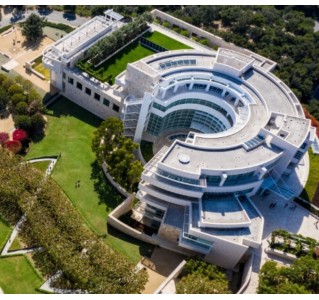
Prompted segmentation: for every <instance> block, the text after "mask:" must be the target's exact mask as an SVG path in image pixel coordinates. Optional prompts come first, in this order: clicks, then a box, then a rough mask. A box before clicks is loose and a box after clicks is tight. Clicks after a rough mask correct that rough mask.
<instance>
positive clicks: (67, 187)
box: [26, 97, 148, 262]
mask: <svg viewBox="0 0 319 300" xmlns="http://www.w3.org/2000/svg"><path fill="white" fill-rule="evenodd" d="M47 117H48V128H47V131H46V136H45V137H44V139H43V140H42V141H40V142H39V143H36V144H32V145H31V148H30V151H29V152H28V155H27V157H26V158H27V159H31V158H37V157H40V156H44V155H57V154H59V153H61V158H60V159H59V161H58V162H57V164H56V166H55V168H54V170H53V173H52V175H51V176H52V177H53V179H55V180H56V181H57V183H58V184H59V185H60V186H61V188H62V189H63V190H64V192H65V193H66V195H67V196H68V197H69V199H70V200H71V202H72V203H73V205H74V206H75V207H76V208H77V209H78V211H79V212H80V214H81V215H82V217H83V218H84V220H85V221H86V222H87V224H89V226H90V227H91V228H92V229H93V230H94V231H95V232H96V233H97V234H106V243H108V244H109V245H110V246H111V247H112V248H113V249H114V250H116V251H118V252H120V253H122V254H124V255H125V256H127V257H128V258H129V259H130V260H131V261H132V262H137V261H138V260H139V258H140V255H141V253H143V251H145V249H146V248H147V247H148V245H147V244H144V243H141V242H137V241H136V240H134V242H135V244H134V242H133V243H132V241H131V240H133V239H130V238H129V237H127V236H126V235H123V234H121V233H119V232H117V231H115V230H112V229H111V230H110V232H108V230H107V226H106V218H107V215H108V213H109V212H111V211H112V210H113V209H114V208H115V207H116V206H117V205H118V204H120V203H121V202H122V200H123V199H122V197H121V196H120V195H119V194H118V193H117V192H116V191H115V190H114V188H113V187H112V186H111V185H110V184H109V182H108V181H107V180H106V178H105V176H104V174H103V171H102V170H101V168H100V167H99V166H98V165H97V164H96V162H95V154H94V153H93V152H92V150H91V140H92V138H93V132H94V130H95V129H96V127H97V126H99V124H100V122H101V121H102V120H101V119H99V118H97V117H96V116H94V115H93V114H91V113H89V112H88V111H86V110H84V109H83V108H81V107H80V106H78V105H76V104H74V103H72V102H71V101H69V100H68V99H66V98H64V97H61V98H60V99H58V100H57V101H56V102H54V103H53V104H52V105H51V106H50V107H49V113H48V116H47ZM77 180H80V187H79V188H75V182H76V181H77ZM144 248H145V249H144Z"/></svg>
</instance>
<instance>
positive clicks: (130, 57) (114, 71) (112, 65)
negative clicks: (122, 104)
mask: <svg viewBox="0 0 319 300" xmlns="http://www.w3.org/2000/svg"><path fill="white" fill-rule="evenodd" d="M145 37H146V38H147V39H148V40H150V41H151V42H154V43H156V44H158V45H159V46H162V47H164V48H166V49H168V50H178V49H191V47H189V46H187V45H184V44H183V43H180V42H178V41H176V40H174V39H172V38H170V37H168V36H166V35H164V34H162V33H160V32H157V31H154V32H149V33H147V34H145ZM151 54H154V52H153V51H152V50H150V49H147V48H145V47H144V46H142V45H140V43H139V42H134V43H133V44H131V45H129V46H127V47H126V48H124V49H123V50H122V51H121V52H119V53H118V54H116V55H115V56H114V57H112V58H111V59H109V60H107V61H105V62H104V63H103V64H101V65H100V66H99V67H98V68H94V67H93V66H92V65H91V64H89V63H88V62H87V60H84V61H81V62H79V64H78V67H79V68H80V69H81V70H83V71H85V72H87V73H89V74H90V75H91V76H93V77H95V78H97V79H98V80H100V81H103V82H105V81H108V82H110V83H111V84H114V82H115V77H116V76H117V75H119V74H120V73H121V72H123V71H124V70H125V69H126V67H127V64H128V63H132V62H135V61H137V60H140V59H142V58H144V57H146V56H149V55H151Z"/></svg>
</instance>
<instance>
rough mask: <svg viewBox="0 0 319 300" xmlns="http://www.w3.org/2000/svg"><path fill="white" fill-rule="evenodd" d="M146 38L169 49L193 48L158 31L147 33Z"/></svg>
mask: <svg viewBox="0 0 319 300" xmlns="http://www.w3.org/2000/svg"><path fill="white" fill-rule="evenodd" d="M145 38H147V39H148V40H149V41H151V42H153V43H155V44H157V45H159V46H162V47H163V48H166V49H167V50H180V49H192V47H190V46H187V45H185V44H183V43H181V42H179V41H176V40H174V39H172V38H170V37H168V36H167V35H164V34H162V33H160V32H158V31H154V32H150V33H147V34H146V35H145Z"/></svg>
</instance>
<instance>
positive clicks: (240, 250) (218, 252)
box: [204, 240, 248, 269]
mask: <svg viewBox="0 0 319 300" xmlns="http://www.w3.org/2000/svg"><path fill="white" fill-rule="evenodd" d="M247 249H248V247H247V246H243V245H239V244H234V243H230V242H228V241H226V240H225V241H223V242H221V241H219V242H216V243H214V244H213V247H212V250H211V251H210V252H209V253H208V254H207V255H206V256H205V258H204V260H205V261H207V262H209V263H213V264H216V265H219V266H221V267H223V268H225V269H232V268H234V267H235V266H236V264H237V263H238V262H239V261H240V259H241V258H242V256H243V255H244V254H245V252H246V251H247Z"/></svg>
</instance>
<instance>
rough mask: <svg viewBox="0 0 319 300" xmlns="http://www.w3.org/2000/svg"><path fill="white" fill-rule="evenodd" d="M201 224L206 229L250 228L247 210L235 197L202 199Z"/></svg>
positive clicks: (208, 197)
mask: <svg viewBox="0 0 319 300" xmlns="http://www.w3.org/2000/svg"><path fill="white" fill-rule="evenodd" d="M201 224H202V226H204V227H215V228H226V226H227V227H232V228H234V227H248V226H249V225H250V224H251V221H250V220H249V218H248V216H247V214H246V212H245V210H244V209H243V207H242V206H241V204H240V202H239V201H238V199H237V198H236V197H234V196H218V197H216V196H207V197H204V198H203V199H202V212H201Z"/></svg>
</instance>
